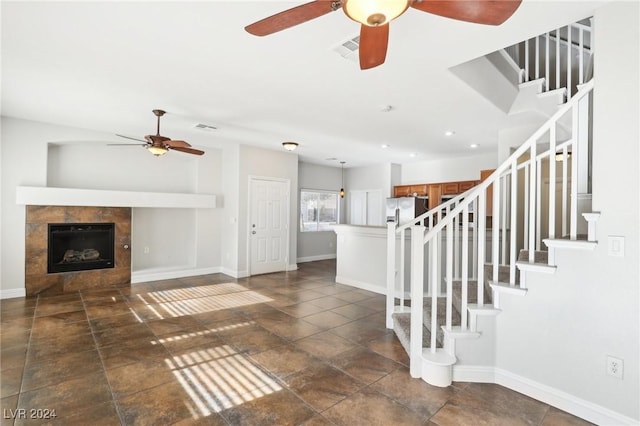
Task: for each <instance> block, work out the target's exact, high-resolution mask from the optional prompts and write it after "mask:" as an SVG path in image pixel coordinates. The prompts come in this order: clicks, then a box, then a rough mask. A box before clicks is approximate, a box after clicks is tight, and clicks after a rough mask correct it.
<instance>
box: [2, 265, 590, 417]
mask: <svg viewBox="0 0 640 426" xmlns="http://www.w3.org/2000/svg"><path fill="white" fill-rule="evenodd" d="M334 275H335V262H333V261H321V262H313V263H304V264H301V265H300V269H299V270H298V271H295V272H289V273H276V274H270V275H263V276H256V277H251V278H247V279H238V280H236V279H232V278H230V277H228V276H225V275H222V274H215V275H208V276H201V277H192V278H182V279H174V280H166V281H158V282H152V283H144V284H134V285H132V286H131V288H130V289H128V288H127V289H113V288H112V289H106V290H102V291H87V292H79V293H72V294H67V295H64V296H55V297H39V298H28V299H5V300H2V301H1V308H2V313H1V318H2V327H1V329H0V330H1V331H0V334H1V338H2V340H1V342H2V346H1V353H0V363H1V369H2V373H1V376H0V378H1V388H2V394H1V397H2V398H1V401H2V407H1V408H2V419H1V420H2V421H1V423H2V424H3V425H5V424H6V425H10V424H16V425H19V424H20V425H21V424H48V423H54V424H55V423H57V424H64V425H75V424H78V425H88V424H91V425H119V424H126V425H134V424H140V425H169V424H180V425H195V424H207V425H267V424H274V425H298V424H305V425H332V424H334V425H350V426H351V425H385V426H388V425H413V424H416V425H474V426H475V425H480V424H486V425H494V424H496V425H497V424H500V425H520V424H522V425H583V424H587V423H586V422H583V421H582V420H580V419H577V418H575V417H573V416H571V415H569V414H566V413H564V412H561V411H559V410H557V409H555V408H552V407H549V406H548V405H546V404H543V403H541V402H538V401H536V400H533V399H531V398H528V397H526V396H523V395H521V394H519V393H516V392H513V391H510V390H507V389H506V388H503V387H500V386H496V385H485V384H469V383H454V385H453V386H450V387H448V388H444V389H443V388H436V387H432V386H429V385H427V384H426V383H424V382H423V381H421V380H417V379H411V378H410V377H409V373H408V369H407V363H408V358H407V355H406V353H405V351H404V350H403V349H402V347H401V346H400V343H399V342H398V340H397V338H396V337H395V335H394V334H393V332H392V331H389V330H387V329H385V321H384V305H385V303H384V298H383V296H380V295H376V294H374V293H370V292H367V291H363V290H359V289H355V288H352V287H348V286H343V285H339V284H335V283H334V281H333V279H334ZM54 413H55V416H56V417H52V414H54ZM46 417H50V418H49V419H47V418H46Z"/></svg>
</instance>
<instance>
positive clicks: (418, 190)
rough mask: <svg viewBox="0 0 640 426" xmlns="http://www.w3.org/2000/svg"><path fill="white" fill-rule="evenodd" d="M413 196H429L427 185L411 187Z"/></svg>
mask: <svg viewBox="0 0 640 426" xmlns="http://www.w3.org/2000/svg"><path fill="white" fill-rule="evenodd" d="M411 195H417V196H425V195H428V192H427V184H426V183H423V184H420V185H411Z"/></svg>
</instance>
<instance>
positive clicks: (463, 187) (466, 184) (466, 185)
mask: <svg viewBox="0 0 640 426" xmlns="http://www.w3.org/2000/svg"><path fill="white" fill-rule="evenodd" d="M479 183H480V181H477V180H467V181H463V182H458V191H460V193H463V192H465V191H467V190H469V189H471V188H473V187H474V186H476V185H477V184H479Z"/></svg>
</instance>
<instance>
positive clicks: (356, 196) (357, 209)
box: [349, 191, 367, 225]
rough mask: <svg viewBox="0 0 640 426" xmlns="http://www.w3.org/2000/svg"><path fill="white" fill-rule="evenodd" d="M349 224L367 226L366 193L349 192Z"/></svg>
mask: <svg viewBox="0 0 640 426" xmlns="http://www.w3.org/2000/svg"><path fill="white" fill-rule="evenodd" d="M349 201H350V203H349V204H350V206H349V212H350V214H349V216H350V218H349V219H350V220H349V223H350V224H351V225H366V224H367V192H366V191H349Z"/></svg>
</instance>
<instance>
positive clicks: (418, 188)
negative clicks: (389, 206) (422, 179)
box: [393, 183, 429, 197]
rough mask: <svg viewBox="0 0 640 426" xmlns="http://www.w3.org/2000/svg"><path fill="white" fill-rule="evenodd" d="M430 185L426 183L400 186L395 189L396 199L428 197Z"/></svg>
mask: <svg viewBox="0 0 640 426" xmlns="http://www.w3.org/2000/svg"><path fill="white" fill-rule="evenodd" d="M427 187H428V185H427V184H426V183H422V184H418V185H398V186H394V187H393V196H394V197H413V196H414V195H415V196H418V197H424V196H425V195H428V193H429V192H428V189H427Z"/></svg>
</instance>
